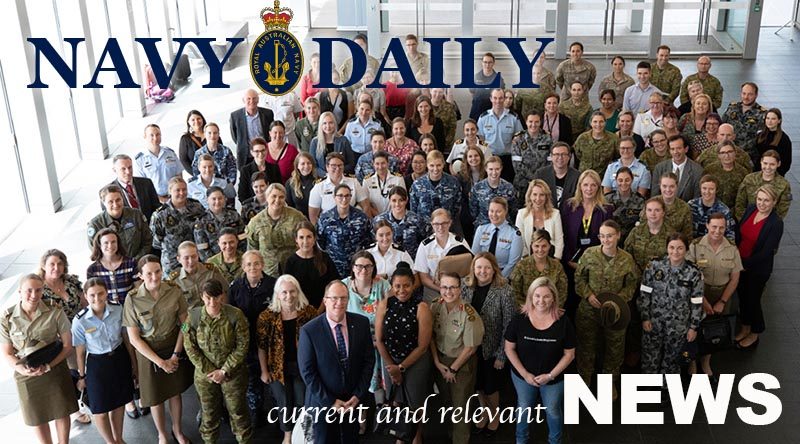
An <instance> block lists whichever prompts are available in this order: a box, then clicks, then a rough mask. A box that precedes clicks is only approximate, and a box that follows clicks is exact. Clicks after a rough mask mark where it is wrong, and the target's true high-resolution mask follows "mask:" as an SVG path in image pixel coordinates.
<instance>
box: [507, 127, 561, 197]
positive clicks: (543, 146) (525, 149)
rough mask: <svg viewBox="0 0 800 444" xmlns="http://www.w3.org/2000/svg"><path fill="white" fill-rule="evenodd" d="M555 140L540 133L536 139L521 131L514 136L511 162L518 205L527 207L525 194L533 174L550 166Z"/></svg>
mask: <svg viewBox="0 0 800 444" xmlns="http://www.w3.org/2000/svg"><path fill="white" fill-rule="evenodd" d="M552 145H553V139H551V138H550V136H549V135H547V134H545V133H541V132H540V133H539V134H538V135H537V136H536V137H535V138H534V137H531V135H530V134H528V132H527V131H520V132H519V133H517V134H515V135H514V140H513V142H512V143H511V162H512V163H513V165H514V188H516V190H517V205H518V206H519V207H524V206H525V193H526V192H527V191H528V184H529V183H530V182H531V181H532V180H533V178H534V177H533V174H534V173H535V172H536V170H538V169H539V168H541V167H543V166H546V165H547V164H548V157H550V147H551V146H552Z"/></svg>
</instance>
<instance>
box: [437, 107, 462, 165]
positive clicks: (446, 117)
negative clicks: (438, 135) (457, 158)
mask: <svg viewBox="0 0 800 444" xmlns="http://www.w3.org/2000/svg"><path fill="white" fill-rule="evenodd" d="M458 114H459V113H458V109H457V107H456V105H455V104H453V103H450V102H448V101H447V100H442V103H440V104H438V105H434V106H433V115H434V116H436V117H437V118H439V120H441V121H442V125H444V146H443V147H442V152H443V153H446V152H450V147H452V146H453V141H455V138H456V129H457V128H456V126H457V124H458Z"/></svg>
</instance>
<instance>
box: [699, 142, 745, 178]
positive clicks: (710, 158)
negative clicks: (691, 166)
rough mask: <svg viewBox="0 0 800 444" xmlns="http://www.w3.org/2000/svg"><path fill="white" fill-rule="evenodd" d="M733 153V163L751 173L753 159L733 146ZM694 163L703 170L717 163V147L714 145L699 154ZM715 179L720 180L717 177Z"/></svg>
mask: <svg viewBox="0 0 800 444" xmlns="http://www.w3.org/2000/svg"><path fill="white" fill-rule="evenodd" d="M734 151H736V160H735V161H734V162H735V163H736V165H740V166H741V167H742V168H744V169H745V170H747V173H748V174H749V173H752V172H753V159H751V158H750V155H749V154H747V152H745V150H743V149H741V148H739V147H738V146H735V145H734ZM695 162H697V163H699V164H700V166H702V167H703V168H709V167H710V166H711V165H714V164H716V163H719V145H714V146H712V147H710V148H708V149H707V150H705V151H703V152H702V153H700V155H699V156H697V160H696V161H695ZM717 179H720V178H719V177H718V178H717Z"/></svg>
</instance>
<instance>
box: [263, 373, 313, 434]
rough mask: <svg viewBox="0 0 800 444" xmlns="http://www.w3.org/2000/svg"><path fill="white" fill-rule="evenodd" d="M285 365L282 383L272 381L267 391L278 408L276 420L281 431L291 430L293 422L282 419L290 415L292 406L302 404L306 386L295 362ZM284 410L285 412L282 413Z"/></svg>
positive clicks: (300, 405) (295, 406)
mask: <svg viewBox="0 0 800 444" xmlns="http://www.w3.org/2000/svg"><path fill="white" fill-rule="evenodd" d="M286 365H287V370H286V371H284V373H283V383H281V382H280V381H272V383H270V385H269V391H270V392H271V393H272V398H273V399H274V400H275V407H277V408H279V409H280V410H279V412H280V418H279V421H278V422H279V423H280V427H281V431H283V432H291V431H292V428H293V427H294V424H292V423H291V422H287V421H284V419H285V418H291V417H292V411H293V409H294V408H297V407H302V406H303V400H304V399H305V397H306V386H305V384H303V380H302V379H301V378H300V373H299V371H298V370H297V363H296V362H287V363H286ZM284 411H285V412H286V414H284Z"/></svg>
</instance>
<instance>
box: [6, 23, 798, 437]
mask: <svg viewBox="0 0 800 444" xmlns="http://www.w3.org/2000/svg"><path fill="white" fill-rule="evenodd" d="M355 41H356V43H358V44H359V46H360V47H361V48H362V50H366V47H367V44H366V37H365V36H363V35H359V36H358V37H357V38H356V39H355ZM405 43H406V48H407V51H408V52H409V60H410V62H411V67H412V69H413V70H414V72H415V73H416V75H417V76H418V80H419V79H424V78H425V76H426V75H427V70H428V65H429V60H428V56H427V55H425V54H424V53H422V52H420V51H419V50H418V39H417V37H416V36H414V35H408V36H406V38H405ZM582 54H583V45H582V44H581V43H579V42H575V43H573V44H572V45H570V52H569V59H568V60H566V61H564V62H562V63H561V64H560V65H558V69H557V70H556V72H555V73H553V72H550V71H549V70H548V69H547V68H546V67H545V66H544V65H543V64H542V63H537V64H536V66H535V67H534V70H533V74H534V79H535V81H537V82H538V83H539V84H540V88H539V89H536V90H525V91H514V90H511V89H505V88H504V86H503V85H504V83H503V80H502V76H501V75H500V73H498V72H496V71H495V70H494V61H495V57H494V55H493V54H491V53H486V54H485V55H483V57H482V66H481V70H480V71H479V72H477V73H476V74H475V81H476V82H477V83H478V84H486V85H488V84H489V83H490V82H493V81H497V79H498V78H499V82H497V83H499V84H500V85H501V86H500V87H499V88H490V87H488V86H487V87H486V88H475V89H473V90H470V93H471V94H472V101H471V108H470V110H469V111H468V112H467V110H464V119H463V123H462V124H461V125H458V122H459V121H460V120H462V114H461V110H460V109H459V108H458V105H457V104H456V103H455V102H454V101H453V98H452V95H451V94H449V93H448V92H447V91H445V90H443V89H436V88H434V89H430V90H428V89H404V88H402V87H400V86H401V85H402V79H400V78H398V76H397V74H396V73H395V74H393V75H392V77H391V78H390V79H389V80H388V81H387V82H386V84H387V86H386V88H384V89H368V88H364V87H363V84H367V83H368V82H370V81H371V80H372V79H373V78H374V75H375V71H376V70H377V60H374V59H372V58H368V59H367V60H368V71H367V73H366V74H365V78H364V79H361V80H362V82H358V83H357V84H356V85H354V86H353V87H348V88H321V89H316V88H315V87H314V86H313V85H314V83H315V82H316V81H317V79H318V78H319V71H320V70H321V69H330V68H331V67H323V66H320V64H319V56H318V55H316V54H315V55H312V57H311V60H312V63H311V69H310V71H309V72H308V73H307V74H306V75H305V76H303V81H302V82H301V84H300V86H299V87H298V89H297V91H294V92H291V93H289V96H288V98H286V99H285V100H281V101H276V100H274V99H268V100H267V101H266V106H265V107H262V106H259V102H260V98H259V95H258V93H257V92H256V91H253V90H247V91H246V92H245V93H244V95H243V99H242V100H243V107H242V108H241V109H238V110H236V111H234V112H233V113H231V115H230V127H231V134H230V137H231V138H230V139H228V140H226V141H223V138H222V137H221V134H220V131H219V126H218V125H217V124H215V123H213V122H206V121H205V118H204V117H203V114H202V113H201V112H200V111H197V110H192V111H191V112H189V114H188V116H187V120H186V133H185V134H184V135H183V136H182V137H181V139H180V142H179V153H177V154H176V153H175V152H174V151H173V150H172V149H170V148H168V147H166V146H163V145H162V144H161V142H162V141H161V131H160V128H159V127H158V126H157V125H155V124H149V125H147V127H146V128H145V130H144V145H145V149H144V150H143V151H142V152H140V153H139V154H137V155H136V156H135V157H134V158H131V157H129V156H127V155H124V154H118V155H116V156H115V157H114V159H113V166H114V172H115V174H116V179H115V180H114V181H113V182H112V183H111V184H109V185H107V186H105V187H103V189H102V190H100V201H101V204H102V206H103V210H102V212H101V213H100V214H98V215H97V216H96V217H94V218H93V219H92V220H91V221H90V222H89V224H88V227H87V238H88V241H89V245H90V246H91V260H92V264H91V266H90V267H89V269H88V270H87V272H86V280H85V281H84V282H82V279H81V278H79V277H78V276H77V275H75V274H69V273H68V263H67V257H66V255H64V253H63V252H61V251H59V250H49V251H47V252H45V254H44V255H43V256H42V260H41V266H40V270H39V271H38V273H34V274H29V275H26V276H24V277H23V278H22V279H21V281H20V283H19V295H20V300H19V302H18V303H17V304H15V305H14V306H12V307H10V308H8V309H7V310H6V311H5V313H4V315H3V316H2V317H0V347H2V355H3V357H4V358H5V360H6V361H7V363H8V364H9V365H10V366H12V367H13V368H14V371H15V381H16V384H17V387H18V389H19V394H20V401H21V410H22V414H23V415H22V416H23V419H24V421H25V423H26V424H27V425H29V426H32V427H35V429H36V433H37V436H38V438H39V440H40V441H41V442H50V431H49V422H52V421H54V422H55V425H56V429H57V432H58V436H59V441H60V442H67V441H68V436H69V430H70V424H69V416H70V415H71V414H74V413H75V412H76V411H77V410H78V404H77V401H76V395H75V390H74V387H75V386H76V385H77V387H78V388H79V389H82V390H85V394H86V395H87V396H86V398H87V402H88V405H89V407H90V409H91V413H92V415H93V419H94V422H95V424H96V425H97V428H98V430H99V432H100V434H101V435H102V437H103V439H104V440H105V441H106V442H107V443H121V442H123V441H122V430H123V418H124V416H123V415H124V414H127V415H128V416H129V417H130V418H132V419H136V418H139V417H140V416H142V415H146V414H148V413H152V417H153V420H154V422H155V425H156V429H157V431H158V442H159V443H166V442H170V441H169V437H170V436H171V437H172V439H174V440H176V441H177V442H179V443H181V444H185V443H187V442H189V441H188V438H187V437H186V434H185V433H184V427H185V425H186V424H187V423H186V422H185V421H184V422H183V424H182V422H181V409H182V404H181V394H182V393H183V392H184V391H185V390H186V389H188V388H189V387H190V386H191V385H192V384H194V386H195V388H196V391H197V395H198V397H199V401H200V408H201V415H200V417H199V432H200V434H201V436H202V438H203V440H204V441H205V442H215V441H216V440H217V439H218V436H219V430H220V425H221V424H222V419H223V416H224V417H225V418H227V419H226V421H227V422H228V423H229V424H230V428H231V431H232V432H233V434H234V435H235V437H236V439H237V441H238V442H249V441H250V440H251V437H252V436H253V433H254V430H255V429H256V428H259V427H262V426H263V425H265V424H266V423H267V422H272V423H276V425H277V426H279V427H280V430H281V432H283V442H284V443H288V442H290V440H291V431H292V428H293V426H294V424H293V422H292V416H293V415H292V414H291V413H290V414H288V415H285V416H281V417H280V419H275V418H276V417H273V416H270V415H269V414H268V410H267V407H268V405H269V403H270V402H269V400H270V399H271V404H272V405H274V406H276V407H280V408H284V409H289V410H291V409H293V408H299V407H302V406H305V407H320V408H333V409H338V410H342V411H348V410H353V409H355V408H356V407H358V406H361V405H365V406H369V407H371V409H372V411H374V409H375V407H376V406H378V405H381V404H386V403H390V402H395V401H396V400H397V399H398V398H399V397H400V398H402V399H403V403H404V405H406V406H408V407H409V408H411V409H412V410H415V409H419V408H421V407H423V404H424V402H425V399H426V398H427V396H428V395H430V394H432V393H434V392H435V393H438V394H439V395H440V396H441V398H442V401H441V402H442V403H444V404H445V405H449V406H464V405H465V404H466V403H467V401H468V399H469V398H470V397H471V396H472V395H473V394H477V395H478V400H479V402H480V404H481V405H483V406H484V407H487V408H489V409H496V408H498V407H499V406H500V404H501V402H500V399H499V395H498V394H499V392H500V390H501V388H502V387H503V385H504V384H512V385H513V388H514V390H515V392H516V397H517V406H518V407H522V408H525V407H531V406H533V405H535V404H536V403H537V402H541V404H543V405H545V406H546V407H547V409H546V417H547V421H546V422H547V427H548V430H549V438H548V439H549V442H550V443H551V444H552V443H559V442H561V440H562V428H563V425H562V424H563V418H562V408H561V403H562V398H563V380H564V376H563V375H564V373H565V372H577V373H579V374H580V376H581V377H582V378H583V379H584V381H585V382H586V383H587V384H592V381H593V377H594V375H596V374H597V373H608V374H611V375H613V379H614V382H615V384H616V383H618V379H619V375H620V372H621V370H622V368H623V365H625V366H626V367H627V370H630V369H640V371H642V372H644V373H678V372H680V371H682V370H684V369H682V367H681V365H680V364H681V361H680V360H679V359H678V358H679V355H680V354H681V352H682V351H684V350H685V349H687V348H688V347H687V344H696V345H697V344H699V353H698V354H697V356H696V359H692V362H690V363H688V366H687V367H686V368H685V371H686V372H689V373H694V372H702V373H705V374H707V375H708V376H709V377H710V378H712V380H714V379H715V378H716V373H715V371H714V369H713V367H712V366H711V359H710V358H711V355H712V353H713V352H714V351H715V349H714V348H713V347H709V346H704V345H707V344H704V343H703V337H702V335H701V331H702V326H703V323H704V322H708V321H709V320H710V319H715V318H718V317H720V316H735V315H738V317H739V324H740V325H741V328H740V329H739V330H738V333H737V334H736V336H735V345H736V347H737V348H739V349H741V350H750V349H752V348H754V347H755V346H757V344H758V343H759V341H760V340H761V336H760V335H761V334H762V333H763V332H764V331H765V329H766V321H765V317H764V314H763V310H762V304H761V297H762V294H763V292H764V288H765V285H766V283H767V281H768V280H769V278H770V274H771V273H772V264H773V258H774V256H775V254H776V252H777V249H778V246H779V244H780V239H781V236H782V233H783V221H782V219H783V218H784V217H785V216H786V215H787V211H788V208H789V206H790V204H791V200H792V194H791V190H790V187H789V184H788V182H787V181H786V179H785V178H784V175H785V174H786V172H787V171H788V170H789V168H790V166H791V162H792V158H791V141H790V140H789V138H788V136H787V134H786V133H785V132H783V131H782V129H781V122H782V119H783V115H782V113H781V111H780V110H778V109H775V108H773V109H767V108H765V107H763V106H761V105H760V104H759V103H757V101H756V99H757V97H758V86H757V85H756V84H754V83H752V82H746V83H744V84H742V85H741V96H740V100H737V101H734V102H731V103H730V104H728V105H727V106H726V107H725V109H724V112H722V113H718V110H722V109H723V104H722V88H723V85H722V84H721V83H720V82H719V80H718V79H716V77H714V76H713V75H712V74H711V73H710V71H709V70H710V68H711V60H710V58H709V57H706V56H703V57H700V58H699V59H698V61H697V72H696V73H691V74H690V75H684V73H681V71H680V70H679V69H678V68H677V67H675V66H674V65H672V64H671V63H670V62H669V55H670V49H669V48H668V47H666V46H661V47H659V49H658V58H657V60H656V61H654V62H652V63H650V62H647V61H642V62H640V63H638V64H637V65H636V80H634V79H633V78H632V77H630V76H629V75H628V74H626V73H625V70H624V68H625V60H624V59H623V58H622V57H619V56H618V57H614V58H613V59H612V61H611V66H612V73H611V74H610V75H609V76H608V77H606V78H604V79H599V81H598V82H597V83H598V86H599V88H597V91H596V94H597V95H598V98H599V99H600V103H601V104H602V106H601V107H600V108H598V109H593V108H592V107H591V105H590V102H589V99H588V97H589V96H590V95H591V94H594V93H593V89H592V88H593V86H594V84H595V81H596V80H598V79H596V68H595V67H594V66H593V65H592V63H591V62H589V61H588V60H585V59H583V57H582ZM542 60H543V58H542ZM373 62H374V63H373ZM333 69H334V71H333V73H334V79H338V78H341V79H347V78H349V77H350V74H351V72H352V60H350V59H348V60H346V61H344V63H342V64H341V65H340V67H339V69H338V70H337V69H336V67H333ZM678 99H679V100H680V103H677V102H676V100H678ZM676 105H678V106H676ZM459 128H460V129H461V131H460V132H459V134H457V132H458V129H459ZM458 136H461V138H459V137H458ZM225 143H228V144H229V146H230V148H229V147H228V146H226V145H225ZM187 179H188V181H187ZM237 184H238V187H237ZM737 302H738V303H737ZM737 306H738V307H737ZM598 355H599V356H601V357H602V363H599V365H598V362H596V359H597V358H598ZM573 361H575V362H574V363H573ZM70 371H71V372H72V375H73V378H72V380H71V379H70ZM75 381H77V382H75ZM434 384H435V387H436V389H434ZM434 390H435V391H434ZM135 393H136V395H135ZM398 393H400V395H399V397H398ZM616 393H617V392H616V388H615V390H614V396H615V397H616ZM134 398H136V399H134ZM166 404H169V412H170V418H171V428H168V427H167V415H166V410H165V405H166ZM367 423H368V421H365V420H364V419H363V418H361V419H360V420H356V421H355V422H347V421H344V422H340V423H339V422H334V423H326V422H325V421H317V422H316V423H315V424H314V426H313V436H314V442H319V443H323V442H324V443H329V442H341V443H352V442H357V440H358V436H359V435H360V434H363V433H364V432H365V430H366V429H367ZM499 426H500V424H499V422H498V420H497V417H496V416H482V417H481V418H479V420H478V422H477V423H474V424H470V423H468V422H464V421H461V422H455V423H454V424H453V428H452V431H451V432H450V436H451V438H452V442H453V443H459V444H463V443H466V442H468V441H469V438H470V435H471V434H476V433H479V434H483V435H484V436H486V437H490V436H492V435H494V433H495V432H496V431H497V429H498V427H499ZM528 437H529V424H528V422H527V421H525V420H523V419H522V418H521V417H520V419H519V420H518V421H517V424H516V442H518V443H525V442H527V441H528ZM423 438H424V435H423V428H422V427H418V428H417V429H416V430H415V435H414V437H413V442H415V443H420V442H422V440H423Z"/></svg>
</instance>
